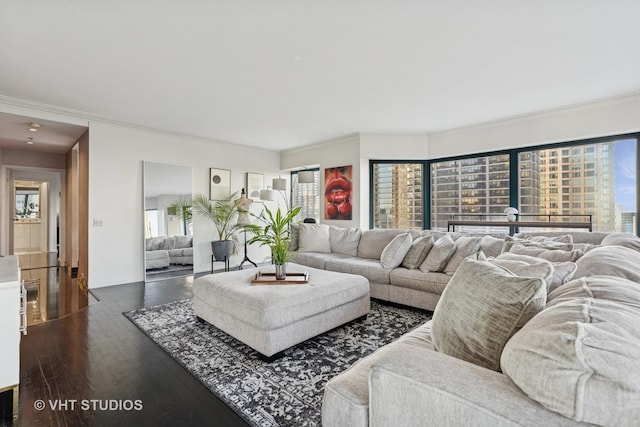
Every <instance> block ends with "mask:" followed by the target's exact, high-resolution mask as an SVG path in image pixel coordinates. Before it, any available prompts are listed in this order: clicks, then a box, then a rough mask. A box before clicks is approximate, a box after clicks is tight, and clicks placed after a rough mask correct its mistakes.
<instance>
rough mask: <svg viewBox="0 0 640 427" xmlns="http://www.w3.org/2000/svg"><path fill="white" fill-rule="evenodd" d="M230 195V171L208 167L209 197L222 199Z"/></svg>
mask: <svg viewBox="0 0 640 427" xmlns="http://www.w3.org/2000/svg"><path fill="white" fill-rule="evenodd" d="M230 195H231V171H230V170H229V169H215V168H211V169H209V199H210V200H222V199H225V198H227V197H229V196H230Z"/></svg>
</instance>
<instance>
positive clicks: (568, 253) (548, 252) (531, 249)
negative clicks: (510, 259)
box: [510, 243, 584, 262]
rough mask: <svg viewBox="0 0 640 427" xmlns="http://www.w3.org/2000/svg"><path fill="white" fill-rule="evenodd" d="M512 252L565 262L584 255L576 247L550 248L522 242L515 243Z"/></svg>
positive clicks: (575, 259)
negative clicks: (564, 248) (568, 248)
mask: <svg viewBox="0 0 640 427" xmlns="http://www.w3.org/2000/svg"><path fill="white" fill-rule="evenodd" d="M510 252H511V253H514V254H520V255H529V256H532V257H536V258H543V259H546V260H547V261H552V262H565V261H572V262H575V261H577V260H578V259H580V257H582V255H584V252H582V251H581V250H579V249H574V250H563V249H559V248H556V249H548V248H544V247H539V246H525V245H521V244H520V243H516V244H514V245H513V247H512V248H511V250H510Z"/></svg>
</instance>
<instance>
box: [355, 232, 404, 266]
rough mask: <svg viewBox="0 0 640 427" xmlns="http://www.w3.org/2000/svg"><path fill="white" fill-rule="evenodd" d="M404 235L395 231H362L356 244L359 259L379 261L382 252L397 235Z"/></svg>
mask: <svg viewBox="0 0 640 427" xmlns="http://www.w3.org/2000/svg"><path fill="white" fill-rule="evenodd" d="M401 233H404V231H402V230H395V229H376V230H364V231H363V232H362V237H361V238H360V243H359V244H358V256H359V257H360V258H368V259H380V255H382V251H383V250H384V248H386V247H387V245H388V244H389V242H391V241H392V240H393V238H394V237H396V236H397V235H398V234H401Z"/></svg>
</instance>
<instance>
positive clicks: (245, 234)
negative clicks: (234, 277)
mask: <svg viewBox="0 0 640 427" xmlns="http://www.w3.org/2000/svg"><path fill="white" fill-rule="evenodd" d="M245 262H248V263H249V264H253V266H254V267H257V266H258V265H257V264H256V263H255V262H253V261H251V260H250V259H249V257H248V256H247V230H246V229H245V230H244V258H243V259H242V261H240V265H238V270H242V264H244V263H245Z"/></svg>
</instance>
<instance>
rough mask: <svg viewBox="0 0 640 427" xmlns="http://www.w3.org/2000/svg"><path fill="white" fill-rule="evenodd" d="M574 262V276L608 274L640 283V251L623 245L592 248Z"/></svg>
mask: <svg viewBox="0 0 640 427" xmlns="http://www.w3.org/2000/svg"><path fill="white" fill-rule="evenodd" d="M576 264H577V265H578V269H577V270H576V273H575V275H574V277H576V278H578V277H585V276H594V275H610V276H616V277H624V278H625V279H629V280H633V281H634V282H636V283H640V252H637V251H635V250H633V249H629V248H627V247H624V246H601V247H599V248H595V249H592V250H590V251H589V252H587V253H586V254H585V255H584V256H583V257H582V258H580V259H579V260H578V261H577V262H576ZM638 286H640V285H638Z"/></svg>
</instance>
